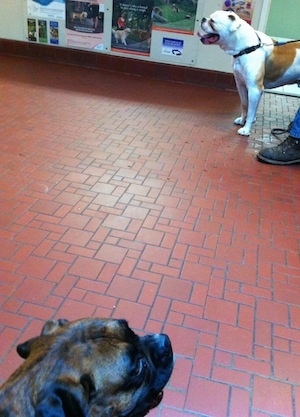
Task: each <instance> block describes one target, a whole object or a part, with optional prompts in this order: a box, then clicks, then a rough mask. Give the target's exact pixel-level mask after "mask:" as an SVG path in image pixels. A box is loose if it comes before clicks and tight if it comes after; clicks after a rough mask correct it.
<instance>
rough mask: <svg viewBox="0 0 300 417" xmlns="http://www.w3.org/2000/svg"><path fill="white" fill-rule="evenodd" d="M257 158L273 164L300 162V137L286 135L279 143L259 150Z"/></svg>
mask: <svg viewBox="0 0 300 417" xmlns="http://www.w3.org/2000/svg"><path fill="white" fill-rule="evenodd" d="M257 159H258V160H259V161H260V162H266V163H267V164H273V165H291V164H297V163H299V162H300V139H297V138H294V137H292V136H288V137H287V138H286V139H285V140H284V141H283V142H282V143H281V144H280V145H278V146H275V147H274V148H265V149H262V150H261V151H259V153H258V154H257Z"/></svg>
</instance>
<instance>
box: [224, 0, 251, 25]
mask: <svg viewBox="0 0 300 417" xmlns="http://www.w3.org/2000/svg"><path fill="white" fill-rule="evenodd" d="M253 8H254V0H246V1H242V0H240V1H232V0H225V1H224V3H223V10H227V11H232V12H234V13H236V14H237V15H238V16H239V17H240V18H241V19H244V20H246V22H247V23H249V24H251V22H252V16H253Z"/></svg>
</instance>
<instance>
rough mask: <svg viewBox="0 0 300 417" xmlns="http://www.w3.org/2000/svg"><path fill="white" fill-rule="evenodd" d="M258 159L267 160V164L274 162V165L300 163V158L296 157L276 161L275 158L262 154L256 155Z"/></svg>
mask: <svg viewBox="0 0 300 417" xmlns="http://www.w3.org/2000/svg"><path fill="white" fill-rule="evenodd" d="M256 157H257V159H258V160H259V161H260V162H265V163H266V164H272V165H293V164H299V163H300V159H294V160H293V161H276V160H274V159H268V158H265V157H264V156H262V155H259V154H258V155H256Z"/></svg>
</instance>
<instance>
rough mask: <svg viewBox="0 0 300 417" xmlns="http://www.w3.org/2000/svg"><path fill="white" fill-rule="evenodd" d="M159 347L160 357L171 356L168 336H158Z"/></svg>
mask: <svg viewBox="0 0 300 417" xmlns="http://www.w3.org/2000/svg"><path fill="white" fill-rule="evenodd" d="M158 337H159V342H158V344H159V347H160V352H161V355H162V356H170V355H172V346H171V341H170V339H169V336H167V335H166V334H159V335H158Z"/></svg>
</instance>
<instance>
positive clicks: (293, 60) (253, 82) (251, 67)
mask: <svg viewBox="0 0 300 417" xmlns="http://www.w3.org/2000/svg"><path fill="white" fill-rule="evenodd" d="M198 36H199V37H200V39H201V42H202V43H203V44H204V45H219V46H220V48H221V49H223V50H224V51H225V52H226V53H227V54H228V55H232V56H233V74H234V78H235V81H236V86H237V89H238V92H239V95H240V99H241V104H242V114H241V116H240V117H238V118H237V119H235V121H234V123H235V124H237V125H241V126H242V127H241V128H240V129H239V130H238V133H239V134H240V135H244V136H249V134H250V130H251V125H252V123H253V122H254V121H255V115H256V111H257V108H258V104H259V101H260V98H261V95H262V92H263V89H264V88H275V87H280V86H282V85H285V84H294V83H298V84H299V83H300V41H295V42H288V43H285V44H277V43H276V42H275V41H274V40H273V39H272V38H270V37H269V36H268V35H266V34H265V33H262V32H259V31H255V30H254V29H253V28H252V27H251V26H250V25H249V24H248V23H247V22H245V21H244V20H243V19H241V18H240V17H239V16H238V15H237V14H235V13H234V12H227V11H223V10H218V11H216V12H214V13H213V14H212V15H211V16H210V17H208V18H206V17H204V18H203V19H202V20H201V23H200V29H199V31H198Z"/></svg>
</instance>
